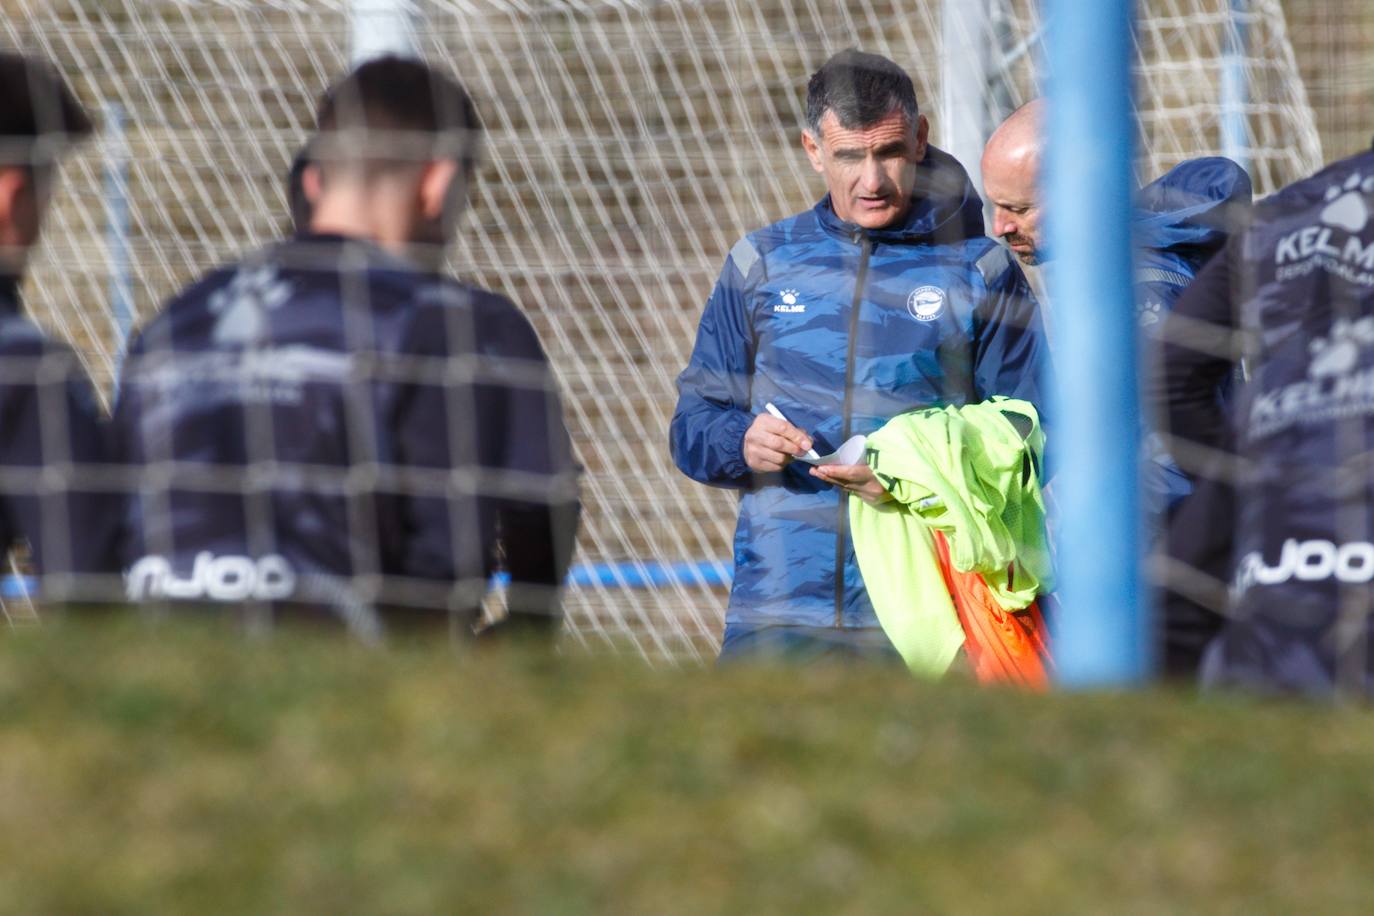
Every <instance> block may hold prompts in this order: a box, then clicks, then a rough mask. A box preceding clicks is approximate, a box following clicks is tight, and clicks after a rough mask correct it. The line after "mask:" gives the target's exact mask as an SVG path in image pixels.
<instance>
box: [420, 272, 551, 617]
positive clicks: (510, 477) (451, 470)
mask: <svg viewBox="0 0 1374 916" xmlns="http://www.w3.org/2000/svg"><path fill="white" fill-rule="evenodd" d="M424 318H425V319H427V320H422V321H417V322H416V326H415V330H414V331H413V333H412V335H411V337H410V340H409V345H408V346H407V347H406V351H407V353H408V354H409V357H408V358H409V359H410V360H412V361H413V362H414V366H413V367H412V368H411V369H410V370H409V374H411V375H418V378H417V380H416V383H414V384H411V385H410V386H408V390H407V393H406V395H405V397H404V398H403V399H402V400H401V407H400V409H399V410H398V412H397V416H396V424H397V429H396V439H397V442H398V448H399V456H398V457H399V458H400V460H401V462H402V463H403V465H404V469H403V470H405V471H406V472H412V471H419V472H421V474H420V475H417V479H419V478H420V477H422V476H424V475H423V472H425V471H441V472H444V476H445V477H446V478H447V483H446V485H445V486H444V487H442V488H435V487H434V486H432V485H431V486H429V487H422V488H420V490H419V492H413V493H410V494H408V495H406V496H405V497H404V499H403V502H402V506H401V511H400V514H401V517H402V519H403V530H404V537H405V541H406V543H405V545H403V550H401V551H399V552H398V557H399V560H400V562H401V564H402V567H403V569H402V572H403V573H404V574H406V575H409V576H414V577H416V578H421V579H429V580H441V581H442V580H448V581H453V582H455V584H459V585H460V586H461V585H466V586H467V587H468V588H476V589H479V590H480V589H482V588H483V587H484V584H485V579H486V576H487V575H488V574H489V573H490V572H491V571H493V569H494V568H495V567H496V566H498V565H500V566H503V567H504V569H505V571H506V572H507V573H509V574H510V578H511V586H510V590H509V592H508V593H507V598H508V607H509V610H510V618H509V621H510V622H509V623H508V624H506V625H504V626H503V627H501V629H517V628H518V629H537V630H539V631H542V632H545V633H551V632H554V631H555V626H554V625H556V624H557V623H559V622H561V620H562V616H561V611H560V606H559V587H560V586H561V584H562V582H563V580H564V578H565V577H566V575H567V571H568V564H569V561H570V560H571V557H572V551H573V542H574V539H575V536H576V528H577V518H578V499H577V469H576V466H575V464H574V462H573V454H572V444H571V440H570V438H569V436H568V431H567V427H566V425H565V424H564V420H563V411H562V406H561V404H560V403H559V400H558V395H557V389H556V387H555V383H554V379H553V374H552V372H551V370H550V368H549V365H548V361H547V359H546V358H545V356H544V353H543V350H542V349H541V348H540V346H539V342H538V338H537V337H536V336H535V333H534V329H533V328H532V327H530V325H529V323H528V322H527V321H526V320H525V319H524V317H523V316H521V315H520V314H519V312H518V311H516V310H515V307H514V306H513V305H511V304H510V303H508V302H506V301H505V300H498V299H495V298H494V297H493V299H491V300H489V301H488V300H483V301H481V302H479V303H477V304H476V305H475V307H473V308H467V307H458V306H448V307H444V308H440V309H429V310H428V311H427V314H426V315H425V316H424ZM526 624H529V626H525V625H526Z"/></svg>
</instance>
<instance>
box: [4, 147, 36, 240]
mask: <svg viewBox="0 0 1374 916" xmlns="http://www.w3.org/2000/svg"><path fill="white" fill-rule="evenodd" d="M33 192H34V187H33V180H32V178H31V176H30V174H29V172H28V170H27V169H23V168H20V167H19V166H14V165H6V166H0V248H22V247H26V246H28V245H31V244H32V243H33V239H32V238H30V237H29V236H30V235H31V231H30V229H31V227H30V226H29V224H30V223H32V222H33V221H34V220H33V215H34V214H33V208H34V207H35V206H36V202H35V201H34V200H33Z"/></svg>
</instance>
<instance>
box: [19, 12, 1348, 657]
mask: <svg viewBox="0 0 1374 916" xmlns="http://www.w3.org/2000/svg"><path fill="white" fill-rule="evenodd" d="M980 2H981V6H979V3H975V2H974V0H957V2H953V3H945V4H942V3H941V2H939V0H856V2H852V3H843V4H836V3H821V2H815V0H803V2H793V0H564V2H553V0H509V2H503V0H423V2H417V3H414V4H412V5H411V7H410V15H411V16H412V17H413V20H412V21H413V22H414V24H415V26H416V27H415V29H414V35H415V38H416V41H417V43H418V49H419V51H420V52H421V53H422V54H423V56H425V57H426V58H427V59H429V60H431V61H433V62H438V63H443V64H445V65H447V66H448V67H449V68H451V69H452V70H453V71H454V72H455V73H456V74H458V75H459V77H460V78H461V79H462V80H463V81H464V82H465V83H466V84H467V86H468V87H469V89H470V90H471V91H472V92H473V94H474V96H475V97H476V99H477V102H478V106H479V109H480V111H481V114H482V118H483V120H484V123H485V125H486V128H487V131H488V138H487V143H486V152H485V160H484V164H483V167H482V172H481V175H480V177H479V179H478V181H477V182H476V184H475V186H474V190H473V198H472V206H471V213H470V215H469V216H468V218H467V221H466V223H465V226H464V231H463V233H462V236H461V238H460V240H459V242H458V244H457V245H456V247H455V250H454V251H453V255H452V263H451V268H452V270H453V271H454V272H455V273H456V274H458V275H459V276H461V277H463V278H464V279H467V280H470V281H472V282H474V283H476V284H479V285H482V286H485V287H488V288H492V289H495V290H498V291H500V292H503V293H505V294H507V295H508V296H510V297H511V298H512V299H513V300H514V301H515V302H516V303H518V304H519V306H520V307H521V308H522V309H523V310H524V311H525V312H526V313H527V314H528V315H529V316H530V318H531V319H532V320H533V322H534V324H535V326H536V328H537V330H538V332H539V334H540V335H541V338H542V340H543V342H544V345H545V347H546V348H547V350H548V351H549V354H550V357H551V360H552V362H553V364H554V366H555V368H556V371H557V373H558V377H559V381H560V384H561V386H562V392H563V396H564V401H565V406H566V409H567V411H568V415H569V423H570V426H571V428H572V431H573V435H574V440H575V445H576V448H577V452H578V457H579V460H580V461H581V463H582V464H583V465H584V466H585V469H586V473H585V477H584V482H583V502H584V506H585V509H584V513H583V524H582V530H581V535H580V541H579V549H578V556H577V560H576V568H575V570H574V576H573V581H572V584H571V585H570V588H569V591H568V595H567V600H566V608H567V612H568V618H569V631H570V638H572V639H575V640H578V641H580V642H583V643H588V644H596V645H614V646H632V647H634V649H635V650H637V651H639V652H642V653H643V654H645V655H646V656H649V657H652V658H656V659H669V660H678V659H691V658H699V657H709V656H710V655H711V654H712V653H713V652H714V650H715V647H716V645H717V644H718V642H719V636H720V629H721V620H722V613H723V607H724V603H725V597H726V592H727V589H728V580H729V575H730V569H731V558H730V541H731V534H732V530H733V525H734V518H735V500H734V497H733V495H731V494H729V493H726V492H722V491H715V490H711V489H709V488H706V487H703V486H699V485H697V484H694V483H692V482H690V481H688V480H687V479H686V478H685V477H683V476H682V475H681V474H679V473H678V472H677V471H676V470H675V468H674V467H673V465H672V462H671V460H670V458H669V456H668V451H667V446H666V431H667V427H668V421H669V417H670V415H671V412H672V409H673V405H674V402H675V398H676V393H675V389H674V384H673V382H674V378H675V376H676V374H677V372H678V371H679V370H680V369H681V368H682V366H683V365H684V364H685V362H686V359H687V355H688V352H689V350H690V347H691V344H692V340H693V337H694V334H695V330H696V324H697V320H698V318H699V316H700V313H701V308H702V304H703V303H704V301H705V299H706V297H707V295H708V293H709V292H710V289H711V287H712V284H713V283H714V281H715V278H716V276H717V274H718V272H719V270H720V266H721V263H722V261H723V258H724V256H725V254H726V252H728V251H729V250H730V247H731V246H732V245H733V244H734V242H735V241H736V240H737V239H738V238H739V237H740V236H741V235H743V234H744V233H746V232H748V231H750V230H752V229H754V228H757V227H759V226H762V225H765V224H767V223H770V222H773V221H775V220H777V219H779V218H781V217H783V216H785V215H788V214H790V213H794V212H796V211H798V210H801V209H804V208H806V207H808V206H810V205H811V204H812V203H813V202H814V200H815V199H816V198H817V197H819V196H820V194H821V193H822V190H823V189H822V187H821V185H820V183H819V180H818V178H817V176H816V175H815V174H814V173H813V172H812V171H811V169H810V167H809V166H808V165H807V164H806V162H805V160H804V158H803V156H802V155H801V152H800V150H799V148H798V134H799V131H800V126H801V124H802V121H803V101H804V89H805V84H806V79H807V76H808V75H809V74H810V73H811V72H813V71H814V70H815V69H816V68H817V67H818V66H819V65H820V63H821V62H822V61H824V60H825V59H826V57H828V56H829V55H830V54H832V53H833V52H835V51H838V50H840V49H843V48H845V47H850V46H857V47H860V48H863V49H865V50H870V51H874V52H878V53H881V54H884V55H886V56H889V57H891V58H893V59H894V60H896V61H897V62H898V63H900V64H901V65H903V66H904V67H905V68H906V69H907V70H908V71H909V72H910V73H911V74H912V76H913V77H914V79H915V81H916V86H917V92H918V97H919V99H920V100H921V104H922V106H923V108H924V109H925V110H926V111H928V112H929V113H930V114H931V120H932V131H933V133H932V140H933V142H935V143H936V144H937V145H942V144H944V143H945V138H946V137H951V138H952V137H953V136H954V135H955V132H956V130H962V131H964V133H965V134H969V133H972V135H974V136H978V135H979V134H980V133H981V134H983V135H985V134H986V131H987V129H989V128H990V127H991V126H992V125H993V124H995V123H996V121H997V120H998V119H1000V118H1001V117H1002V116H1004V115H1005V114H1007V113H1008V112H1009V111H1010V110H1011V109H1012V108H1014V107H1016V106H1017V105H1019V104H1021V103H1022V102H1024V101H1027V100H1029V99H1030V98H1033V97H1034V96H1035V95H1037V93H1038V87H1039V86H1040V84H1041V74H1040V73H1039V72H1038V69H1037V68H1038V66H1039V59H1040V55H1039V44H1040V37H1041V29H1042V23H1041V21H1040V18H1039V16H1038V13H1037V11H1036V8H1035V5H1034V4H1033V3H1030V2H1024V0H980ZM965 3H967V4H969V5H974V6H979V15H978V16H976V17H968V16H964V17H962V19H961V22H960V23H954V22H952V21H947V20H946V19H945V18H944V9H947V8H954V7H958V6H960V5H961V4H965ZM353 12H354V7H352V6H350V4H348V3H344V2H321V0H122V2H115V0H112V2H102V3H93V2H88V0H0V14H3V15H0V42H3V44H5V45H8V46H10V47H14V48H18V49H20V50H24V51H31V52H35V53H41V54H43V55H46V56H48V57H49V58H51V59H52V60H54V61H55V62H56V63H57V64H58V65H59V66H60V67H61V68H62V70H63V71H64V73H65V74H66V75H67V76H68V78H69V79H70V80H71V81H72V82H73V85H74V86H75V88H76V90H77V91H78V94H79V95H80V96H81V97H82V99H83V101H84V102H85V103H86V104H87V105H88V106H89V107H90V108H91V109H92V110H93V111H94V112H95V113H97V114H98V115H99V116H100V118H101V121H102V127H101V131H100V133H99V136H98V138H97V140H96V141H95V142H93V143H91V144H89V145H88V146H87V147H86V148H85V149H84V150H82V151H81V152H80V153H78V155H76V156H75V157H74V158H73V159H72V160H71V161H70V162H69V163H68V165H67V167H66V168H65V173H64V185H63V187H62V190H61V192H60V197H59V200H58V205H57V208H56V212H54V213H53V214H52V217H51V219H50V221H49V224H48V226H47V227H46V230H45V232H46V234H45V242H44V245H43V248H42V253H41V256H40V258H39V260H38V262H37V263H36V264H35V265H34V268H33V270H32V272H31V276H30V279H29V283H28V287H27V289H26V293H27V302H28V304H29V310H30V312H31V313H32V314H33V315H34V316H35V317H36V318H37V319H38V320H39V321H40V322H42V323H43V324H45V325H47V326H48V327H49V328H51V329H52V330H53V332H54V333H55V334H57V335H58V336H60V337H62V338H65V339H67V340H70V341H71V342H72V343H73V344H74V345H75V346H76V347H77V348H78V349H79V350H80V352H81V353H82V354H83V356H84V358H85V359H86V360H87V362H88V368H89V369H90V371H91V373H92V375H93V377H94V378H95V380H96V382H97V385H98V386H99V387H101V389H102V390H103V391H104V392H106V393H108V392H109V390H110V387H111V381H112V378H113V376H114V373H115V368H116V366H117V363H118V359H119V353H120V346H121V340H122V339H123V336H124V335H125V333H127V330H128V327H129V326H130V324H131V323H137V322H138V321H140V320H143V319H146V318H147V317H149V316H150V315H151V314H153V313H154V312H155V310H156V309H157V308H158V306H159V304H160V303H161V302H162V301H163V300H165V298H166V297H167V296H168V295H169V294H170V293H172V292H173V291H174V290H176V289H177V288H178V287H179V286H180V285H182V284H184V283H185V282H186V281H188V280H189V279H191V278H192V277H193V276H195V275H197V274H198V273H200V272H202V271H204V270H206V269H207V268H209V267H211V266H213V265H216V264H219V263H222V262H225V261H228V260H231V259H233V258H234V257H235V256H236V255H237V254H238V253H239V252H242V251H243V250H245V249H246V248H249V247H252V246H256V245H259V244H261V243H264V242H267V241H269V240H271V239H273V238H275V237H278V236H280V235H282V234H283V233H285V231H286V228H287V210H286V204H285V198H284V180H285V173H286V170H287V167H288V164H289V163H290V161H291V157H292V156H293V154H294V153H295V151H296V150H297V149H298V148H299V147H300V146H301V144H302V143H303V142H304V140H305V139H306V137H307V135H308V133H309V131H310V129H311V112H312V108H313V104H314V101H315V99H316V98H317V97H318V95H319V93H320V91H321V90H322V89H323V88H324V87H325V86H326V85H327V84H328V83H329V82H330V81H332V80H333V79H334V78H335V77H336V76H337V75H339V74H340V73H341V72H342V71H343V69H344V68H345V67H346V66H347V64H348V61H349V54H350V47H349V44H350V36H351V34H352V33H351V29H352V24H353V23H352V20H351V16H352V15H353ZM1138 16H1139V25H1138V33H1137V43H1138V58H1137V77H1138V115H1139V139H1140V144H1139V152H1140V155H1139V168H1138V171H1139V174H1140V176H1141V178H1142V179H1146V180H1148V179H1149V178H1153V177H1154V176H1156V175H1158V174H1159V173H1161V172H1162V171H1164V170H1165V169H1167V168H1168V167H1170V166H1172V165H1174V164H1176V163H1177V162H1179V161H1181V160H1183V159H1186V158H1190V157H1194V156H1200V155H1218V154H1223V153H1225V154H1230V155H1234V156H1238V157H1241V158H1243V159H1244V160H1245V162H1246V164H1247V166H1248V167H1249V168H1250V170H1251V173H1252V175H1253V177H1254V179H1255V185H1256V191H1257V193H1261V194H1263V193H1268V192H1270V191H1272V190H1274V189H1276V188H1278V187H1280V186H1281V185H1283V184H1284V183H1286V182H1288V181H1291V180H1293V179H1295V178H1298V177H1300V176H1302V175H1305V174H1307V173H1309V172H1311V171H1313V170H1314V169H1316V168H1317V167H1318V166H1319V165H1320V163H1321V148H1320V143H1319V140H1318V136H1317V132H1316V129H1315V126H1314V124H1313V119H1312V113H1311V110H1310V108H1309V106H1308V104H1307V101H1306V99H1305V97H1304V94H1303V87H1302V81H1301V79H1300V78H1299V75H1298V72H1297V68H1296V66H1295V64H1294V60H1293V54H1292V49H1291V47H1290V44H1289V41H1288V38H1287V35H1286V33H1285V24H1284V14H1283V10H1282V7H1281V6H1280V4H1279V2H1278V0H1254V2H1251V3H1249V4H1247V5H1246V6H1245V11H1244V12H1243V13H1241V14H1237V13H1236V12H1234V11H1233V10H1232V4H1231V3H1229V2H1228V0H1145V2H1142V3H1140V4H1139V9H1138ZM970 22H971V25H970V24H969V23H970ZM961 30H962V31H961ZM951 44H953V45H954V48H952V47H951ZM969 46H974V47H977V48H979V49H980V51H981V53H983V55H984V56H983V59H982V60H981V62H980V68H981V76H980V77H978V81H977V82H975V83H974V84H973V85H972V86H969V85H960V86H954V85H949V84H948V83H949V81H950V79H951V77H949V75H948V74H950V73H952V72H955V68H954V66H953V65H955V64H959V63H961V61H959V60H954V59H953V55H955V49H956V48H957V49H963V48H967V47H969ZM951 99H957V100H959V102H958V104H957V105H951V104H950V100H951ZM942 113H952V114H950V117H954V118H956V119H957V120H958V123H956V124H950V123H942ZM951 145H953V144H951ZM955 152H956V153H958V154H960V155H961V156H963V157H964V158H965V159H966V161H967V150H965V149H956V150H955ZM970 164H971V163H970Z"/></svg>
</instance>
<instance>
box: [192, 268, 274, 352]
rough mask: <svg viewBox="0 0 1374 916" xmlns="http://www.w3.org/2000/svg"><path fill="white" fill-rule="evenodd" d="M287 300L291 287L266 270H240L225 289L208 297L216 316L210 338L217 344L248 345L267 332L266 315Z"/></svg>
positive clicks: (268, 269) (270, 270)
mask: <svg viewBox="0 0 1374 916" xmlns="http://www.w3.org/2000/svg"><path fill="white" fill-rule="evenodd" d="M290 297H291V285H290V284H289V283H287V282H285V281H284V280H282V279H280V278H279V277H278V276H277V271H276V268H274V267H270V266H264V267H250V268H245V269H243V270H240V271H239V272H238V273H237V274H235V275H234V279H233V280H231V281H229V285H228V286H226V287H224V288H222V289H220V290H218V291H217V292H215V294H214V295H212V296H211V297H210V311H211V312H213V313H215V314H216V315H218V316H219V321H217V322H215V330H214V331H213V332H212V334H211V337H212V339H213V340H214V342H215V343H217V344H250V343H254V342H256V341H258V340H261V339H262V337H263V335H264V334H265V333H266V331H267V313H268V311H270V310H272V309H276V308H280V307H281V305H282V303H284V302H285V301H286V300H287V299H289V298H290Z"/></svg>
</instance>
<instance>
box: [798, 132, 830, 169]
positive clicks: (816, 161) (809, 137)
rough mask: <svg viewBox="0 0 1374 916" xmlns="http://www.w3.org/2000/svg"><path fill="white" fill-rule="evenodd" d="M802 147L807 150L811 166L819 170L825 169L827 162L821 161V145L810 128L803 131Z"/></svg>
mask: <svg viewBox="0 0 1374 916" xmlns="http://www.w3.org/2000/svg"><path fill="white" fill-rule="evenodd" d="M801 143H802V149H804V150H806V158H807V159H810V160H811V167H812V168H813V169H815V170H816V171H818V172H824V171H825V164H824V163H823V162H822V161H821V145H820V143H819V142H817V140H816V138H815V136H814V135H813V134H812V133H811V130H810V129H809V128H808V129H806V130H804V131H802V135H801Z"/></svg>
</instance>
